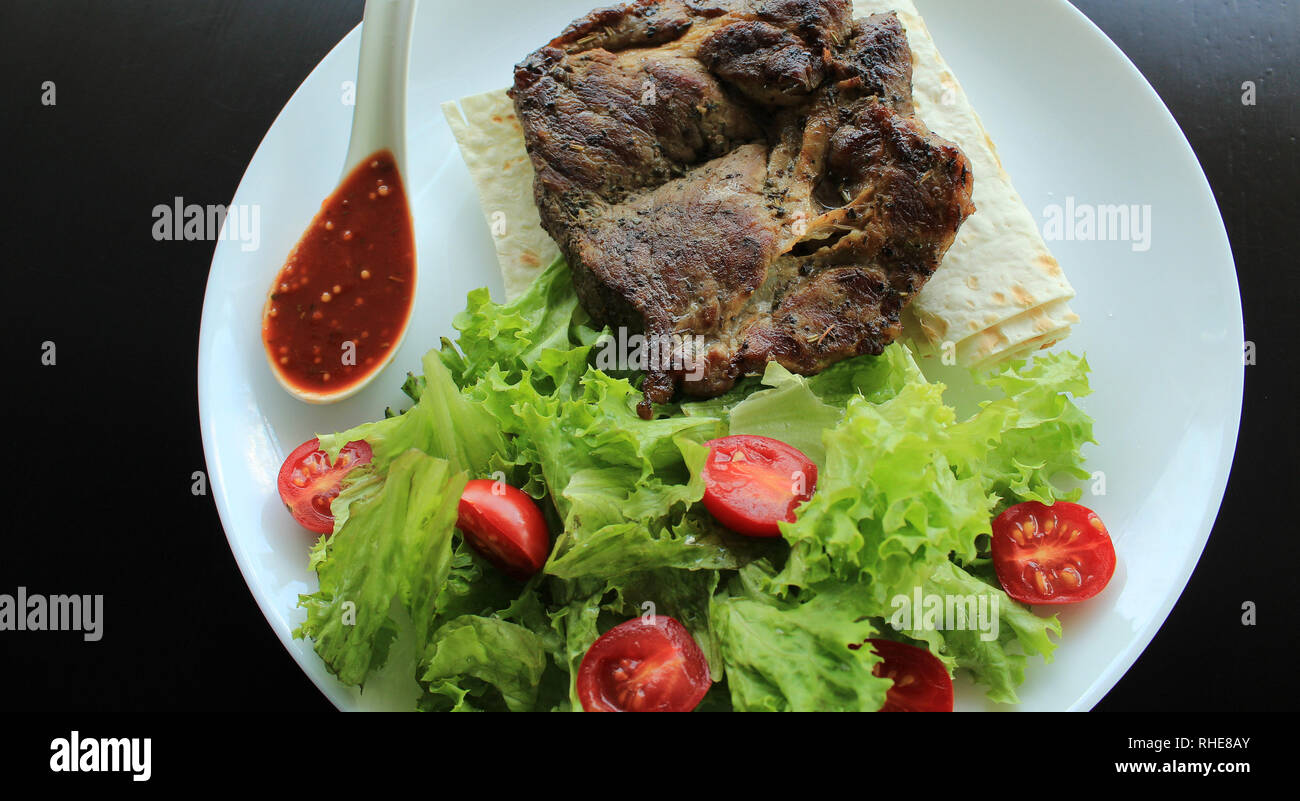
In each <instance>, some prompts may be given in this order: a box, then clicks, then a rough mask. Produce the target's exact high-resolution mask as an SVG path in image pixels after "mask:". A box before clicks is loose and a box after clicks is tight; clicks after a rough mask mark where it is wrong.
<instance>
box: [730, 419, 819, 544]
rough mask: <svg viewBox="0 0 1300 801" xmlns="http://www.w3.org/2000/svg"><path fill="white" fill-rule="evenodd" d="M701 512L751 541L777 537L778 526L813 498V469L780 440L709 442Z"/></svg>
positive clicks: (739, 438)
mask: <svg viewBox="0 0 1300 801" xmlns="http://www.w3.org/2000/svg"><path fill="white" fill-rule="evenodd" d="M708 446H709V458H708V459H707V460H706V461H705V463H704V508H706V509H708V510H709V513H710V514H712V515H713V516H714V518H716V519H717V521H718V522H719V523H721V524H722V525H724V526H726V527H727V528H729V529H731V530H732V531H736V532H739V533H741V534H746V535H748V536H750V537H779V536H781V529H780V528H778V526H777V523H779V522H781V521H783V520H784V521H786V522H788V523H793V522H794V510H795V509H797V508H798V507H799V505H800V504H802V503H803V502H804V501H807V500H808V499H809V498H811V497H812V496H813V491H814V490H815V489H816V487H817V465H816V464H814V463H813V461H812V460H811V459H809V458H808V457H807V456H805V455H804V454H803V453H802V452H801V451H799V449H797V448H795V447H793V446H791V445H787V444H785V443H784V442H782V441H780V440H778V439H771V438H770V437H757V436H749V435H738V436H732V437H723V438H722V439H715V440H713V441H712V442H709V443H708Z"/></svg>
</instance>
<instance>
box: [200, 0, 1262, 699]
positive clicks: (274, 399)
mask: <svg viewBox="0 0 1300 801" xmlns="http://www.w3.org/2000/svg"><path fill="white" fill-rule="evenodd" d="M917 4H918V5H919V6H920V8H921V11H922V12H923V13H924V15H925V17H926V20H927V21H928V23H929V25H930V27H931V30H932V31H933V33H934V36H935V39H936V40H937V42H938V44H939V47H940V49H941V51H942V52H943V53H944V55H945V56H946V57H947V59H948V60H949V62H950V63H951V64H952V66H953V69H954V70H955V71H956V73H957V75H958V77H959V78H960V79H961V81H962V83H963V84H964V85H965V87H966V90H967V92H968V93H969V95H970V97H971V100H972V102H973V103H974V105H975V108H977V109H978V110H979V111H980V113H981V115H982V117H983V120H984V122H985V124H986V126H987V128H988V130H989V132H990V133H991V135H992V137H993V139H994V141H995V142H997V143H998V147H999V150H1000V153H1001V155H1002V158H1003V160H1004V162H1005V165H1006V168H1007V170H1008V171H1009V172H1010V173H1011V175H1012V177H1013V178H1014V179H1015V182H1016V186H1017V187H1018V188H1019V190H1020V192H1021V194H1022V195H1023V196H1024V198H1025V200H1026V202H1027V203H1028V205H1029V208H1030V209H1031V210H1032V211H1033V212H1034V213H1035V214H1036V215H1038V214H1040V213H1041V212H1043V210H1044V209H1045V208H1046V207H1047V206H1048V205H1049V204H1060V205H1062V206H1063V205H1064V204H1065V203H1066V199H1067V198H1069V197H1073V198H1075V199H1076V202H1077V203H1080V204H1094V205H1108V204H1137V205H1140V206H1150V208H1151V210H1152V219H1153V225H1152V238H1151V247H1150V249H1149V250H1147V251H1145V252H1137V251H1135V250H1134V249H1133V247H1132V245H1131V244H1130V243H1128V242H1079V241H1060V242H1052V243H1050V244H1051V245H1052V247H1053V250H1054V251H1055V253H1056V255H1057V257H1058V258H1059V259H1060V261H1061V262H1062V264H1064V265H1065V268H1066V271H1067V273H1068V274H1069V276H1070V278H1071V280H1072V281H1073V282H1074V284H1075V286H1076V288H1077V289H1078V291H1079V298H1078V300H1077V302H1076V303H1075V309H1076V310H1077V311H1078V312H1079V314H1080V315H1081V316H1082V318H1083V324H1082V325H1080V326H1078V328H1077V329H1076V331H1075V334H1074V336H1073V337H1072V338H1071V339H1069V340H1068V341H1067V344H1066V347H1068V348H1070V349H1072V350H1075V351H1083V352H1086V353H1087V355H1088V360H1089V361H1090V363H1091V364H1092V366H1093V368H1094V371H1095V373H1094V376H1093V383H1094V386H1095V388H1096V392H1095V394H1094V395H1093V396H1091V397H1090V398H1088V399H1087V400H1086V401H1085V402H1084V404H1083V405H1084V406H1085V407H1086V409H1087V410H1088V411H1089V413H1091V414H1092V415H1093V416H1094V417H1095V418H1096V421H1097V428H1096V436H1097V439H1098V441H1099V442H1100V443H1101V444H1100V446H1099V447H1097V448H1093V449H1090V451H1089V453H1088V456H1089V465H1090V468H1091V469H1093V470H1097V471H1102V472H1104V474H1105V483H1106V490H1107V494H1106V495H1105V496H1104V497H1085V502H1086V503H1088V504H1089V505H1091V506H1093V507H1095V508H1096V509H1097V510H1098V511H1099V512H1100V514H1101V516H1102V518H1103V519H1105V520H1106V521H1107V525H1108V526H1109V528H1110V530H1111V532H1112V534H1113V535H1114V537H1115V542H1116V548H1117V550H1118V553H1119V564H1120V567H1119V570H1118V571H1117V573H1116V575H1115V578H1114V580H1113V581H1112V583H1111V585H1110V586H1109V587H1108V588H1107V589H1106V590H1105V591H1104V592H1103V593H1102V594H1101V595H1100V596H1098V597H1097V598H1096V599H1095V600H1093V601H1091V602H1090V603H1087V604H1084V605H1082V606H1080V607H1078V608H1074V609H1067V610H1066V611H1065V612H1064V613H1063V614H1062V619H1063V623H1064V626H1065V637H1064V639H1063V640H1062V643H1061V647H1060V648H1059V650H1058V651H1057V657H1056V660H1055V661H1054V662H1053V663H1052V664H1051V665H1043V664H1042V663H1041V661H1035V662H1034V663H1032V664H1031V667H1030V670H1029V676H1028V680H1027V681H1026V683H1025V685H1024V687H1023V688H1022V690H1021V693H1020V695H1021V698H1022V700H1023V704H1022V705H1021V707H1020V708H1021V709H1027V710H1038V709H1089V708H1091V707H1092V706H1093V705H1094V704H1095V703H1096V702H1097V701H1098V700H1099V699H1100V698H1101V697H1102V696H1103V695H1104V694H1105V693H1106V692H1107V691H1108V690H1109V689H1110V688H1111V687H1112V686H1114V684H1115V682H1116V681H1118V680H1119V678H1120V677H1121V676H1122V675H1123V674H1124V672H1125V671H1126V670H1127V669H1128V668H1129V666H1130V665H1132V664H1133V662H1134V660H1135V659H1137V657H1138V655H1139V654H1141V652H1142V650H1143V649H1144V648H1145V647H1146V645H1147V643H1148V642H1150V640H1151V638H1152V637H1153V636H1154V635H1155V632H1156V630H1157V629H1158V628H1159V627H1160V625H1161V624H1162V623H1163V622H1164V620H1165V617H1166V616H1167V615H1168V614H1169V611H1170V609H1172V608H1173V605H1174V602H1175V601H1177V600H1178V596H1179V595H1180V594H1181V593H1182V590H1183V587H1184V586H1185V585H1186V583H1187V579H1188V577H1189V576H1190V575H1191V572H1192V569H1193V568H1194V567H1195V565H1196V562H1197V560H1198V559H1199V558H1200V555H1201V551H1202V549H1203V548H1204V546H1205V541H1206V539H1207V537H1208V536H1209V533H1210V528H1211V525H1212V524H1213V522H1214V519H1215V515H1216V513H1217V511H1218V508H1219V502H1220V501H1221V500H1222V497H1223V491H1224V487H1225V486H1226V483H1227V477H1228V470H1229V467H1230V466H1231V462H1232V455H1233V450H1234V447H1235V444H1236V438H1237V426H1238V423H1239V421H1240V412H1241V398H1242V378H1243V368H1242V341H1243V333H1242V319H1241V302H1240V296H1239V294H1238V289H1237V281H1236V273H1235V270H1234V268H1233V262H1232V254H1231V251H1230V250H1229V247H1228V241H1227V236H1226V234H1225V232H1224V228H1223V223H1222V220H1221V219H1220V217H1219V212H1218V209H1217V207H1216V206H1215V203H1214V198H1213V195H1212V194H1211V192H1210V187H1209V185H1208V184H1207V182H1206V180H1205V177H1204V174H1203V173H1202V171H1201V169H1200V165H1199V164H1198V163H1197V160H1196V157H1195V155H1194V154H1193V153H1192V150H1191V148H1190V146H1189V145H1188V144H1187V141H1186V140H1185V139H1184V137H1183V135H1182V133H1181V131H1179V129H1178V127H1177V125H1176V123H1175V122H1174V120H1173V118H1172V117H1171V116H1170V114H1169V112H1168V111H1167V110H1166V109H1165V106H1164V104H1163V103H1162V102H1161V101H1160V98H1159V97H1158V96H1157V95H1156V93H1155V91H1154V90H1152V89H1151V87H1150V85H1149V84H1148V83H1147V82H1146V80H1145V79H1144V78H1143V77H1142V75H1141V74H1140V73H1139V72H1138V71H1137V69H1136V68H1135V67H1134V66H1133V65H1132V64H1131V63H1130V62H1129V61H1128V59H1127V58H1125V56H1124V55H1123V54H1122V53H1121V52H1120V51H1119V49H1118V48H1116V47H1115V45H1113V44H1112V43H1111V42H1110V41H1109V40H1108V39H1107V38H1106V37H1105V35H1104V34H1102V33H1101V31H1099V30H1098V29H1097V28H1096V27H1094V26H1093V25H1092V24H1091V23H1090V22H1089V21H1088V20H1087V19H1086V18H1085V17H1084V16H1083V15H1082V14H1080V13H1079V12H1078V11H1076V10H1075V9H1074V8H1073V7H1071V6H1069V5H1067V4H1066V3H1065V2H1063V0H997V1H996V2H994V1H993V0H989V1H988V2H972V1H971V0H918V3H917ZM595 5H598V3H596V1H595V0H562V1H561V2H548V3H533V2H525V1H524V0H476V2H473V3H435V2H426V3H425V4H424V6H423V8H422V9H421V12H420V15H419V18H418V20H417V23H416V32H415V47H414V54H413V57H412V58H413V62H412V65H411V86H410V110H409V122H408V125H409V131H408V136H409V142H410V147H409V154H410V155H409V159H410V164H409V168H408V171H409V176H408V184H409V191H410V195H411V200H412V207H413V209H412V210H413V214H414V216H415V220H416V247H417V251H418V254H419V259H420V270H421V281H420V290H419V295H418V297H417V298H416V305H415V321H414V322H413V324H412V327H411V331H410V334H409V336H408V337H407V339H406V342H405V344H404V345H403V346H402V348H401V351H400V352H399V353H398V355H397V358H396V359H395V361H394V363H393V364H392V365H391V366H389V367H388V369H387V371H386V374H383V375H381V376H379V378H378V379H377V380H376V381H375V382H374V383H373V384H372V385H371V386H370V387H369V388H368V389H367V390H366V391H365V392H363V393H361V394H360V395H358V396H356V397H354V398H352V399H351V400H349V401H347V402H344V403H342V404H339V405H337V406H333V407H324V408H320V407H309V406H305V405H303V404H301V403H299V402H297V401H295V400H293V399H292V398H290V397H289V396H288V395H287V394H286V393H285V392H284V390H282V389H281V388H280V387H279V386H278V385H277V384H276V382H275V379H274V378H272V376H271V374H270V371H269V368H268V367H267V365H266V361H265V359H264V358H263V356H262V350H261V347H262V346H261V341H260V336H259V332H260V312H261V309H262V301H263V298H264V295H265V292H266V288H267V286H268V285H269V282H270V281H271V279H272V277H273V276H274V275H275V273H276V271H277V269H278V268H279V267H280V266H281V262H282V260H283V259H284V257H285V255H286V254H287V253H288V251H289V249H290V247H291V246H292V245H293V244H294V242H295V241H296V240H297V238H298V236H299V235H300V233H301V232H302V231H303V229H304V228H305V226H306V225H307V223H308V222H309V221H310V219H311V217H312V215H313V213H314V212H315V211H316V209H317V208H318V206H319V204H320V202H321V200H322V199H323V198H324V197H325V196H326V195H328V194H329V192H330V191H331V190H332V189H333V187H334V182H335V181H336V180H337V179H338V176H339V170H340V167H341V163H342V158H343V155H344V152H345V150H346V148H347V136H348V127H349V123H350V119H351V116H350V115H351V107H349V106H347V105H344V103H343V102H342V100H341V98H342V96H343V84H344V83H345V82H347V81H351V80H354V79H355V71H356V61H357V47H358V41H359V38H360V37H359V32H358V31H357V30H353V31H352V33H351V34H349V35H348V36H347V37H346V38H345V39H344V40H343V41H342V42H341V43H340V44H339V45H338V46H337V47H335V48H334V50H333V51H332V52H331V53H330V54H329V55H328V56H327V57H326V58H325V60H324V61H322V62H321V64H320V65H319V66H318V67H317V68H316V70H315V71H313V72H312V74H311V75H310V76H309V77H308V78H307V80H306V81H305V82H304V83H303V85H302V86H301V87H300V88H299V89H298V91H297V92H296V93H295V94H294V96H293V98H292V99H290V101H289V103H288V105H287V106H285V108H284V111H283V112H282V113H281V114H280V116H279V118H278V119H277V120H276V121H275V124H274V125H273V126H272V127H271V130H270V132H269V133H268V134H267V136H266V139H265V140H264V141H263V142H262V145H261V147H260V148H258V151H257V154H256V155H255V156H254V158H253V161H252V163H251V164H250V165H249V167H248V171H247V173H246V174H245V175H244V179H243V181H242V183H241V184H240V186H239V191H238V193H237V194H236V196H235V198H234V203H235V204H237V205H244V206H252V205H257V206H259V207H260V210H261V243H260V248H259V249H257V250H254V251H251V252H245V251H244V250H242V249H241V245H240V243H239V242H234V241H223V242H220V243H219V245H218V247H217V250H216V255H215V257H214V258H213V262H212V271H211V274H210V276H209V278H208V289H207V296H206V298H205V302H204V307H203V324H202V332H201V334H200V338H199V408H200V418H201V422H202V428H203V444H204V449H205V452H206V455H207V463H208V468H209V471H210V476H211V483H212V487H213V492H214V495H215V498H216V502H217V508H218V510H219V511H220V514H221V520H222V523H223V524H224V525H225V529H226V535H227V537H228V538H229V540H230V547H231V549H232V550H233V551H234V554H235V558H236V560H237V561H238V563H239V567H240V570H241V571H242V572H243V574H244V578H245V580H246V581H247V582H248V586H249V589H251V590H252V592H253V595H254V597H255V598H256V599H257V602H258V604H259V605H260V606H261V608H262V612H263V613H264V614H265V615H266V619H267V621H268V622H270V624H271V627H272V628H273V629H275V632H276V634H277V635H279V637H280V639H281V641H283V642H284V644H285V647H286V648H288V649H289V652H290V653H291V654H292V655H293V657H294V658H295V659H296V660H297V661H298V663H299V664H300V665H301V666H302V669H303V670H304V671H306V673H307V675H309V676H310V677H311V678H312V680H313V681H315V682H316V684H317V686H318V687H320V688H321V690H322V691H323V692H324V693H325V695H326V696H328V697H329V699H330V700H331V701H333V702H334V703H335V704H336V705H338V706H339V707H340V708H342V709H381V708H394V709H410V708H411V707H412V704H413V699H414V690H413V685H412V684H411V683H410V682H409V681H398V680H395V679H393V677H391V676H390V677H386V678H387V679H388V680H381V681H376V682H375V683H374V684H373V685H372V686H370V687H369V688H368V689H367V691H366V693H365V696H364V697H362V696H361V694H359V693H358V692H356V691H355V690H352V689H349V688H346V687H343V686H341V685H340V684H338V683H337V682H336V681H335V680H334V679H333V678H332V677H331V676H330V675H329V674H328V673H327V672H326V670H325V668H324V666H323V664H322V663H321V662H320V660H319V659H317V657H316V655H315V654H314V653H313V651H312V649H311V646H310V645H309V644H307V643H305V642H302V641H296V640H294V639H292V637H291V631H292V630H293V628H294V627H295V626H296V625H297V624H298V622H299V621H300V620H301V619H302V613H301V612H300V611H299V610H297V609H295V603H296V601H297V596H298V594H299V593H303V592H310V591H312V590H313V589H314V588H315V581H314V578H313V576H312V575H311V574H310V573H309V572H308V571H307V568H306V564H307V550H308V547H309V545H310V542H311V538H310V536H309V535H307V534H306V533H304V532H303V531H302V530H300V529H299V528H298V527H297V526H296V524H295V523H294V522H293V521H292V520H291V519H290V517H289V515H287V514H285V512H284V509H283V507H282V506H281V504H280V501H279V499H278V498H277V495H276V489H275V479H276V473H277V470H278V468H279V466H280V463H281V461H282V460H283V458H284V457H285V455H286V454H287V453H288V452H289V451H290V450H292V449H293V448H294V447H295V446H297V445H298V444H299V443H300V442H302V441H304V440H306V439H308V438H310V437H311V436H312V435H313V434H315V433H316V432H321V431H335V430H342V429H345V428H348V427H350V426H352V425H354V424H356V423H358V422H362V421H366V420H372V419H375V418H377V417H378V416H379V415H380V414H382V412H383V410H384V407H385V406H387V405H390V404H392V405H398V404H400V403H401V402H402V400H403V396H402V395H401V393H400V391H399V387H400V385H401V383H402V380H403V376H404V374H405V373H406V372H407V371H408V370H418V368H419V363H420V356H421V354H423V353H424V352H425V351H426V350H427V349H429V348H431V347H434V346H435V345H436V344H437V342H438V338H439V337H440V336H442V335H446V334H450V333H451V332H452V330H451V318H452V316H453V315H454V314H455V313H456V312H457V311H458V310H460V309H461V308H462V306H463V304H464V298H465V294H466V292H468V291H469V290H471V289H473V288H475V287H478V286H482V285H487V286H489V287H491V288H492V291H493V293H494V295H495V296H497V297H500V295H501V284H500V278H499V276H498V273H497V269H496V262H495V258H494V255H493V249H492V244H491V239H490V234H489V232H488V229H487V225H486V223H485V222H484V221H483V219H482V217H481V215H480V213H479V209H478V205H477V201H476V196H475V194H474V188H473V185H472V184H471V182H470V178H469V174H468V172H467V171H466V169H465V166H464V164H463V163H462V161H461V159H460V155H459V153H458V152H457V150H456V147H455V144H454V142H453V140H452V137H451V132H450V131H449V130H448V128H447V126H446V124H445V123H444V122H443V119H442V116H441V114H440V113H439V111H438V106H439V103H440V102H441V101H443V100H447V99H453V98H459V97H463V96H465V95H468V94H473V93H476V92H481V91H486V90H490V89H494V88H498V87H500V86H503V85H506V84H507V83H509V82H510V80H511V67H512V65H513V64H514V63H515V62H516V61H517V60H519V59H520V58H522V57H523V56H524V55H525V54H527V53H528V52H530V51H531V50H532V49H534V48H535V47H537V46H538V45H539V44H541V43H542V42H543V41H544V40H545V39H547V38H548V37H549V36H552V35H554V34H557V33H558V32H559V31H560V30H561V29H562V28H563V27H564V25H566V24H567V23H568V22H569V21H570V20H571V19H573V18H575V17H577V16H579V15H581V14H583V13H585V12H586V11H588V10H590V9H591V8H592V7H593V6H595ZM958 706H959V708H976V709H978V708H985V707H986V706H989V705H987V704H986V703H985V702H984V701H983V699H982V695H981V694H980V693H979V692H978V691H977V690H975V689H973V688H971V687H959V689H958Z"/></svg>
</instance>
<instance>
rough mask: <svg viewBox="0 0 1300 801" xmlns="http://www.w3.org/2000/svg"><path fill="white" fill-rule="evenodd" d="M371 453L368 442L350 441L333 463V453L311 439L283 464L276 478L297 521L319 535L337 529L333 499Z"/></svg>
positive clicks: (281, 493)
mask: <svg viewBox="0 0 1300 801" xmlns="http://www.w3.org/2000/svg"><path fill="white" fill-rule="evenodd" d="M371 456H372V454H371V451H370V445H368V444H367V443H366V442H364V441H360V442H349V443H348V444H347V445H344V446H343V449H342V450H341V451H339V456H338V458H337V459H335V460H334V464H330V460H329V456H328V455H326V453H325V451H323V450H321V449H320V440H318V439H310V440H307V441H306V442H304V443H303V444H301V445H299V446H298V447H297V448H296V449H295V450H294V452H293V453H291V454H289V458H288V459H285V460H284V464H283V465H281V466H280V477H279V479H278V480H277V481H276V484H277V486H278V487H279V489H280V500H282V501H284V504H285V506H288V507H289V511H290V512H292V513H293V519H294V520H297V521H298V522H299V523H301V524H302V525H303V526H305V527H306V528H308V529H310V530H312V531H314V532H316V533H317V534H328V533H330V532H331V531H333V530H334V513H333V512H331V511H330V502H331V501H333V500H334V499H335V498H337V497H338V494H339V489H340V487H341V485H342V484H343V477H344V476H346V475H347V474H348V473H349V472H350V471H351V470H352V469H353V468H354V467H358V466H360V465H363V464H366V463H367V462H369V461H370V458H371Z"/></svg>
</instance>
